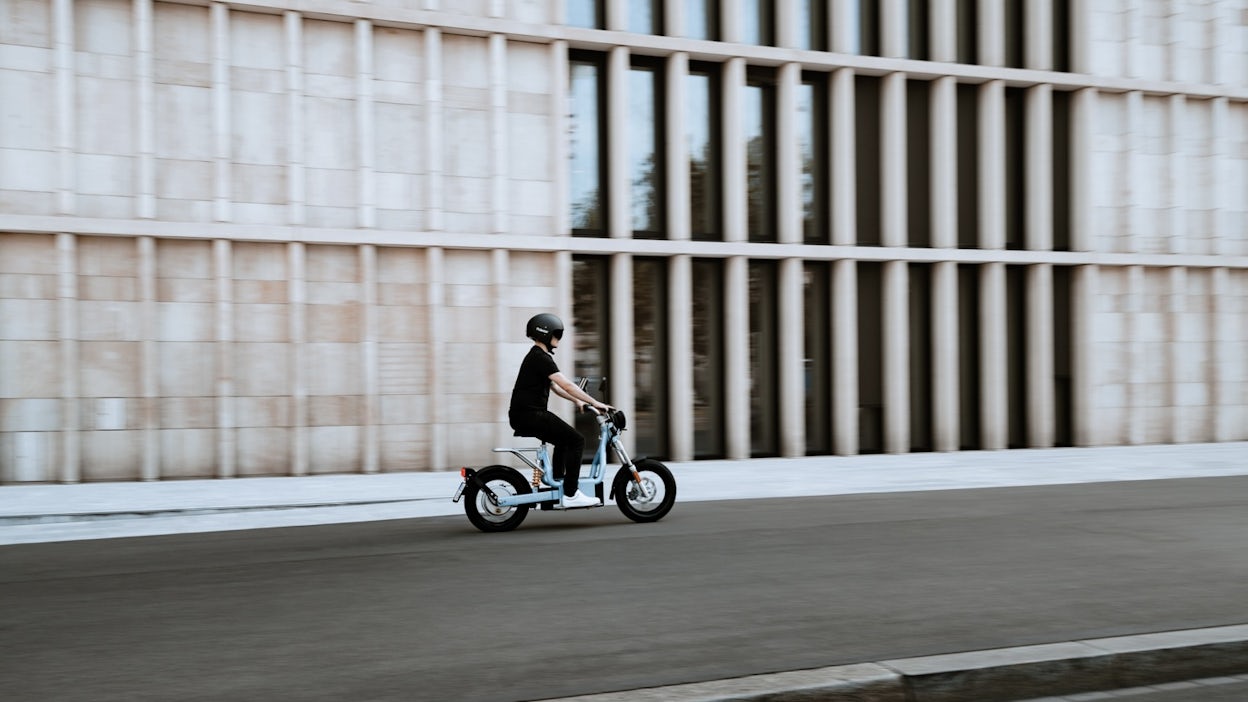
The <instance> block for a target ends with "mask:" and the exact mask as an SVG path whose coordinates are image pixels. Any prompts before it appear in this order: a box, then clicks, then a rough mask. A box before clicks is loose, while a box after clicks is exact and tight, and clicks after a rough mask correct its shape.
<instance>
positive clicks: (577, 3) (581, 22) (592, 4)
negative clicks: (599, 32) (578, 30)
mask: <svg viewBox="0 0 1248 702" xmlns="http://www.w3.org/2000/svg"><path fill="white" fill-rule="evenodd" d="M567 3H568V6H567V7H568V26H570V27H585V28H586V29H602V28H604V27H605V25H604V24H603V21H602V18H603V15H604V14H605V13H604V12H603V11H602V9H603V8H602V6H603V0H567Z"/></svg>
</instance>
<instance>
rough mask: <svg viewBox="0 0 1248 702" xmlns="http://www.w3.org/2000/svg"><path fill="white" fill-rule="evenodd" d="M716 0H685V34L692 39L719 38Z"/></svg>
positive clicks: (717, 4) (713, 39) (717, 3)
mask: <svg viewBox="0 0 1248 702" xmlns="http://www.w3.org/2000/svg"><path fill="white" fill-rule="evenodd" d="M718 8H719V2H717V1H715V0H685V36H687V37H689V38H690V39H708V40H711V41H715V40H718V39H719V31H718V26H719V21H718V15H717V14H716V12H715V11H716V10H717V9H718Z"/></svg>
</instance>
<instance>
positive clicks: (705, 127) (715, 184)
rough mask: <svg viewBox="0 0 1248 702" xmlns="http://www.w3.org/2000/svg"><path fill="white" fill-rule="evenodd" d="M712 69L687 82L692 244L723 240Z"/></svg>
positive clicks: (695, 73)
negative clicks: (693, 241) (693, 242)
mask: <svg viewBox="0 0 1248 702" xmlns="http://www.w3.org/2000/svg"><path fill="white" fill-rule="evenodd" d="M713 71H714V69H712V68H710V67H707V68H706V69H705V70H693V67H692V66H691V67H690V72H689V77H688V78H687V79H686V83H685V86H686V95H687V96H688V103H687V104H686V111H685V146H686V148H687V149H688V152H689V192H690V197H691V199H692V202H691V203H690V215H691V220H692V221H691V227H692V233H693V239H694V240H695V241H717V240H720V239H722V232H721V230H720V222H721V220H720V206H719V202H720V196H719V194H720V188H721V183H720V168H719V114H720V110H719V91H718V90H716V82H717V81H716V78H717V74H716V73H714V72H713Z"/></svg>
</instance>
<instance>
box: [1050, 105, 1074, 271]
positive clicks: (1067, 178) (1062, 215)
mask: <svg viewBox="0 0 1248 702" xmlns="http://www.w3.org/2000/svg"><path fill="white" fill-rule="evenodd" d="M1070 96H1071V94H1070V93H1068V92H1065V91H1054V93H1053V250H1054V251H1070V183H1071V174H1070V147H1071V142H1070Z"/></svg>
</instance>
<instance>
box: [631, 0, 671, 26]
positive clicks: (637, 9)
mask: <svg viewBox="0 0 1248 702" xmlns="http://www.w3.org/2000/svg"><path fill="white" fill-rule="evenodd" d="M628 31H630V32H633V33H634V34H662V33H663V3H662V0H628Z"/></svg>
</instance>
